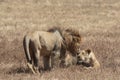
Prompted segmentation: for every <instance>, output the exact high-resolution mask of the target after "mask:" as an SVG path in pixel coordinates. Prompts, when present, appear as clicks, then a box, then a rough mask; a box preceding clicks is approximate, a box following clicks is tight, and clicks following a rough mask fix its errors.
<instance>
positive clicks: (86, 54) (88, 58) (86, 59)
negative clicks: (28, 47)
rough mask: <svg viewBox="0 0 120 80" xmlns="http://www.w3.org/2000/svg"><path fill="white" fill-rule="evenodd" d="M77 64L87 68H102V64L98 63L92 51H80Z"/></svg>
mask: <svg viewBox="0 0 120 80" xmlns="http://www.w3.org/2000/svg"><path fill="white" fill-rule="evenodd" d="M77 63H78V64H82V65H84V66H86V67H95V68H97V67H100V64H99V62H98V61H97V59H96V57H95V55H94V53H93V51H91V50H90V49H87V50H81V51H79V53H78V54H77Z"/></svg>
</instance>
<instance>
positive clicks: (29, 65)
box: [27, 63, 36, 74]
mask: <svg viewBox="0 0 120 80" xmlns="http://www.w3.org/2000/svg"><path fill="white" fill-rule="evenodd" d="M27 66H28V68H29V69H30V70H31V71H32V73H33V74H35V73H36V72H35V71H34V69H33V65H32V64H30V63H27Z"/></svg>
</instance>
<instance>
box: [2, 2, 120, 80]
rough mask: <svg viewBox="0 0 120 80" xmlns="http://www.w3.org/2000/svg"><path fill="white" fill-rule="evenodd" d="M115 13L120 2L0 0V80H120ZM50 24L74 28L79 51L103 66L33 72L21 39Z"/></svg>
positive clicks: (118, 27)
mask: <svg viewBox="0 0 120 80" xmlns="http://www.w3.org/2000/svg"><path fill="white" fill-rule="evenodd" d="M119 15H120V1H119V0H0V80H120V16H119ZM53 26H60V27H63V28H75V29H78V30H79V32H80V34H81V36H82V43H81V49H87V48H90V49H92V50H93V51H94V52H95V55H96V57H97V59H98V61H99V62H100V64H101V68H100V69H97V70H93V69H90V70H87V69H85V68H83V66H71V67H69V68H65V69H64V68H59V67H56V69H54V70H52V71H50V72H49V71H45V72H44V71H43V72H42V74H41V75H33V74H31V72H30V71H29V70H28V69H27V66H26V59H25V55H24V51H23V46H22V40H23V36H24V35H25V34H26V33H27V32H31V31H35V30H47V29H49V28H51V27H53ZM40 63H42V62H40Z"/></svg>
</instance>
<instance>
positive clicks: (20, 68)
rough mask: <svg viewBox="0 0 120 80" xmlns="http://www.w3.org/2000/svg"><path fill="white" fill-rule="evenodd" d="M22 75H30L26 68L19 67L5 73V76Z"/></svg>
mask: <svg viewBox="0 0 120 80" xmlns="http://www.w3.org/2000/svg"><path fill="white" fill-rule="evenodd" d="M22 73H28V74H29V73H32V72H31V71H30V70H29V69H28V68H24V67H19V68H15V69H11V70H10V71H8V72H7V74H22Z"/></svg>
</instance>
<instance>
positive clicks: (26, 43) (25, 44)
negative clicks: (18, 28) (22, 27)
mask: <svg viewBox="0 0 120 80" xmlns="http://www.w3.org/2000/svg"><path fill="white" fill-rule="evenodd" d="M29 44H30V38H29V37H27V36H25V37H24V39H23V47H24V51H25V55H26V58H27V62H29V63H32V61H31V56H30V51H29Z"/></svg>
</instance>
